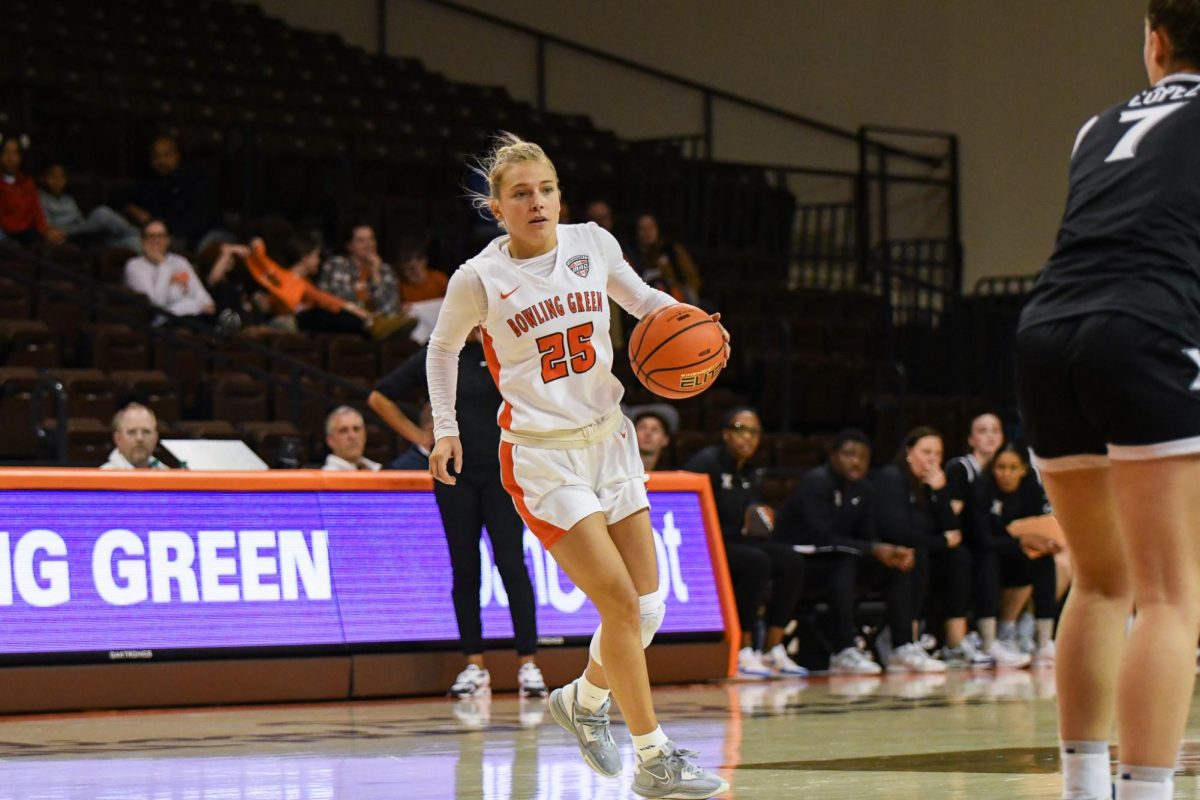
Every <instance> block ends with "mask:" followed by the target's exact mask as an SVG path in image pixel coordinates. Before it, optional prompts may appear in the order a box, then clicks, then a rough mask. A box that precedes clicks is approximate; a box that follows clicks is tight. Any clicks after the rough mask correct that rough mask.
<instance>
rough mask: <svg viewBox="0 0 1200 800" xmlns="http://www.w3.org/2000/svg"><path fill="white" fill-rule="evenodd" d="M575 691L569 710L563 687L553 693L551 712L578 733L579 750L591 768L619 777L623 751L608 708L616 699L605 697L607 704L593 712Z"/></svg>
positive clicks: (570, 729)
mask: <svg viewBox="0 0 1200 800" xmlns="http://www.w3.org/2000/svg"><path fill="white" fill-rule="evenodd" d="M564 688H565V687H564ZM574 694H575V693H574V692H572V693H571V701H570V705H571V707H570V708H569V709H568V708H567V698H565V697H564V696H563V689H555V690H554V691H553V692H551V693H550V700H549V706H550V715H551V716H552V717H554V721H555V722H557V723H558V724H559V726H560V727H561V728H562V729H563V730H565V731H566V732H567V733H570V734H573V735H574V736H575V740H576V741H577V742H578V743H579V753H580V755H582V756H583V760H584V761H586V762H587V765H588V766H589V767H591V768H592V769H594V770H596V772H598V773H600V774H601V775H603V776H604V777H606V778H615V777H617V776H618V775H620V774H621V751H620V750H618V749H617V743H616V742H614V741H613V738H612V733H611V732H610V731H609V729H608V724H609V719H608V709H609V707H610V706H611V705H612V698H611V697H610V698H609V699H607V700H605V701H604V705H602V706H600V708H599V709H597V710H596V711H595V712H592V711H588V710H587V709H586V708H584V707H583V706H581V705H579V703H577V702H575V699H574Z"/></svg>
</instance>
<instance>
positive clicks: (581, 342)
mask: <svg viewBox="0 0 1200 800" xmlns="http://www.w3.org/2000/svg"><path fill="white" fill-rule="evenodd" d="M592 330H593V324H592V323H591V322H585V323H583V324H582V325H576V326H574V327H571V328H567V330H566V333H563V332H562V331H558V332H557V333H548V334H546V335H545V336H542V337H540V338H538V340H537V348H538V353H540V354H541V356H542V382H543V383H550V382H552V381H556V380H558V379H559V378H565V377H567V376H568V375H569V374H571V373H572V372H574V373H576V374H580V373H583V372H587V371H588V370H589V369H591V368H592V367H594V366H596V350H595V348H593V347H592Z"/></svg>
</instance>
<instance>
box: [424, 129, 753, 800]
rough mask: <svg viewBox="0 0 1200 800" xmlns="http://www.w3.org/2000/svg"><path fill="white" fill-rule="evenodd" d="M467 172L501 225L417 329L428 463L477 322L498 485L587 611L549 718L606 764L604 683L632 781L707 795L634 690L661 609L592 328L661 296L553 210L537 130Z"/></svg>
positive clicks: (634, 455) (593, 235)
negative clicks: (628, 747) (584, 599)
mask: <svg viewBox="0 0 1200 800" xmlns="http://www.w3.org/2000/svg"><path fill="white" fill-rule="evenodd" d="M480 172H481V173H482V174H483V175H484V176H485V177H486V178H487V182H488V187H489V192H490V196H487V197H480V198H477V204H478V205H480V206H481V207H486V208H487V209H488V210H489V211H490V213H491V214H492V215H493V216H494V217H495V219H496V220H497V221H498V222H499V223H500V224H501V225H502V226H503V227H504V229H505V230H506V231H507V235H505V236H501V237H499V238H497V239H495V240H494V241H492V242H491V243H490V244H489V245H488V246H487V247H485V248H484V249H483V251H482V252H481V253H480V254H479V255H477V256H476V257H475V258H472V259H470V260H469V261H467V262H466V263H465V264H464V265H463V266H462V267H460V268H459V269H458V271H457V272H455V273H454V275H453V277H451V279H450V284H449V286H448V287H447V291H446V299H445V301H444V304H443V306H442V310H441V313H440V315H439V317H438V321H437V327H436V328H435V329H434V332H433V335H432V337H431V338H430V340H429V355H428V360H427V364H426V370H427V374H428V382H429V396H430V401H431V403H432V405H433V415H434V436H435V439H436V444H435V445H434V448H433V451H432V453H431V454H430V457H429V471H430V473H431V474H432V475H433V476H434V478H436V479H437V480H439V481H442V482H445V483H451V484H452V483H454V481H455V477H454V473H456V472H458V471H460V470H461V469H462V444H461V442H460V441H459V438H458V425H457V422H456V417H455V408H454V400H455V380H456V377H457V374H458V370H457V358H458V352H459V350H460V349H461V348H462V346H463V343H464V341H465V340H466V338H467V334H468V333H469V332H470V331H471V329H472V328H473V327H474V326H476V325H481V326H482V329H483V332H484V333H483V341H484V352H485V354H486V356H487V361H488V365H489V367H490V368H491V371H492V377H493V378H494V379H495V381H496V385H497V386H498V387H499V389H500V394H501V395H502V396H503V398H504V402H503V404H502V405H501V407H500V413H499V423H500V427H501V444H500V464H501V473H502V477H503V481H504V487H505V489H507V490H508V492H509V494H510V495H512V498H513V502H514V503H515V504H516V507H517V510H518V511H519V512H520V514H521V516H522V518H524V520H525V523H526V524H527V525H528V526H529V529H530V530H531V531H533V533H534V534H535V535H537V537H538V538H539V539H540V540H541V542H542V544H543V545H544V546H545V547H546V549H547V550H549V551H550V554H551V555H553V556H554V559H555V561H557V562H558V564H559V566H560V567H562V569H563V570H564V571H565V572H566V573H567V576H568V577H570V579H571V581H572V582H574V584H575V585H576V586H578V587H579V588H580V589H582V590H583V591H584V592H585V593H586V594H587V596H588V597H589V598H590V599H591V601H592V602H593V603H594V604H595V606H596V609H597V611H599V613H600V620H601V625H600V627H599V628H598V629H597V630H596V633H595V635H594V636H593V637H592V644H591V648H590V657H589V659H588V665H587V669H586V670H585V671H584V673H583V674H582V675H581V676H580V677H579V678H578V679H576V680H575V681H574V682H572V683H570V684H568V685H567V686H565V687H563V688H561V689H557V690H555V691H554V692H553V693H552V694H551V695H550V701H549V702H550V711H551V713H552V714H553V716H554V719H555V721H556V722H558V724H559V725H561V726H562V727H563V728H564V729H566V730H567V731H568V732H570V733H573V734H574V735H575V737H576V739H577V741H578V744H579V749H580V752H581V753H582V755H583V757H584V759H585V760H586V761H587V763H588V765H589V766H590V767H591V768H592V769H594V770H595V771H596V772H598V773H600V774H601V775H605V776H607V777H615V776H617V775H619V774H620V773H621V756H620V752H619V750H618V749H617V747H616V744H615V743H614V742H613V739H612V735H611V733H610V732H609V716H608V709H609V706H610V699H609V694H610V691H611V694H612V695H613V696H614V697H615V698H616V700H617V703H618V704H619V705H620V708H621V712H622V714H623V715H624V717H625V722H626V724H627V725H628V727H629V732H630V734H632V738H633V745H634V750H635V753H636V756H637V769H636V772H635V777H634V783H633V791H634V792H635V793H637V794H639V795H641V796H642V797H655V798H707V797H713V796H715V795H718V794H721V793H723V792H725V791H726V790H727V789H728V788H729V784H728V783H727V782H726V781H724V780H723V779H722V778H720V777H719V776H717V775H715V774H713V773H710V772H708V771H706V770H704V769H702V768H701V767H699V766H698V765H697V764H696V763H695V762H694V761H692V759H693V758H694V757H695V755H696V754H695V753H691V752H689V751H686V750H681V749H678V748H677V747H676V746H675V744H674V743H673V742H671V741H670V740H669V739H668V738H667V736H666V734H664V733H663V731H662V728H661V727H659V725H658V721H657V718H656V717H655V713H654V705H653V702H652V700H651V697H650V679H649V676H648V674H647V671H646V659H645V654H644V653H643V652H642V650H643V648H644V647H646V646H647V645H649V643H650V640H651V639H652V637H653V636H654V633H655V631H656V630H657V629H658V627H659V625H661V624H662V618H663V614H664V612H665V606H664V603H663V599H662V594H661V593H660V592H659V586H658V562H657V558H656V556H655V552H654V539H653V534H652V531H651V528H650V515H649V501H648V499H647V495H646V487H645V481H646V475H645V471H644V469H643V468H642V462H641V458H640V456H639V454H638V448H637V434H636V432H635V431H634V428H633V425H632V423H631V422H630V421H629V420H628V419H626V418H625V417H624V415H622V413H621V411H620V407H619V404H620V400H621V395H622V393H623V389H622V386H621V384H620V382H619V381H618V380H617V379H616V378H615V377H614V376H613V374H612V360H613V351H612V346H611V344H610V340H609V335H608V323H609V319H610V308H609V297H610V296H611V297H612V299H613V300H615V301H616V302H617V303H619V304H620V305H621V306H622V307H623V308H624V309H625V310H626V311H628V312H629V313H630V314H632V315H634V316H635V317H638V318H641V317H643V316H645V315H646V314H648V313H650V312H651V311H653V310H654V309H656V308H659V307H661V306H665V305H670V304H672V303H674V302H675V300H674V299H673V298H672V297H671V296H670V295H667V294H664V293H662V292H660V291H658V290H656V289H653V288H651V287H650V286H647V285H646V284H645V282H643V281H642V279H641V278H640V277H638V275H637V274H636V273H635V272H634V271H633V269H632V268H631V267H630V266H629V265H628V264H626V263H625V261H624V259H623V258H622V256H621V248H620V246H619V245H618V244H617V241H616V239H614V238H613V237H612V235H611V234H609V233H608V232H607V231H605V230H603V229H602V228H600V227H599V226H597V225H595V224H593V223H588V224H586V225H559V224H558V217H559V208H560V197H559V189H558V176H557V173H556V171H555V169H554V165H553V164H552V163H551V162H550V159H549V158H547V157H546V154H545V153H544V152H543V151H542V149H541V148H540V147H538V146H537V145H535V144H532V143H529V142H524V141H522V140H521V139H519V138H518V137H516V136H513V135H512V134H504V135H502V136H501V138H500V139H499V141H498V142H497V145H496V147H495V149H494V150H493V152H492V153H491V154H490V155H489V156H488V157H487V158H486V159H485V160H484V161H483V163H482V164H481V165H480ZM715 318H716V315H714V319H715ZM726 339H728V335H727V334H726ZM726 357H728V346H727V347H726ZM452 465H453V469H452Z"/></svg>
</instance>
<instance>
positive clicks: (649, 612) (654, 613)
mask: <svg viewBox="0 0 1200 800" xmlns="http://www.w3.org/2000/svg"><path fill="white" fill-rule="evenodd" d="M638 612H639V613H638V619H639V622H640V624H641V629H642V648H643V649H645V648H647V647H649V646H650V642H652V641H654V634H655V633H657V632H658V629H659V628H660V627H662V622H663V618H664V617H665V616H666V615H667V604H666V603H664V602H663V600H662V595H661V594H659V593H657V592H655V593H654V594H647V595H642V596H641V597H639V598H638ZM603 629H604V625H603V624H601V625H598V626H597V627H596V632H595V633H593V634H592V641H591V643H590V644H589V645H588V655H590V656H591V657H592V660H593V661H595V662H596V663H597V664H599V665H600V666H604V662H603V661H601V660H600V632H601V631H602V630H603Z"/></svg>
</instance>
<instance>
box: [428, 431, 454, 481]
mask: <svg viewBox="0 0 1200 800" xmlns="http://www.w3.org/2000/svg"><path fill="white" fill-rule="evenodd" d="M451 462H454V471H455V473H459V472H462V440H461V439H459V438H458V437H457V436H443V437H442V438H440V439H438V440H437V443H436V444H434V446H433V450H431V451H430V453H429V474H430V475H432V476H433V479H434V480H437V481H441V482H442V483H445V484H447V485H449V486H453V485H454V484H456V483H458V479H457V478H455V477H454V476H453V475H451V474H450V463H451Z"/></svg>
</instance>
